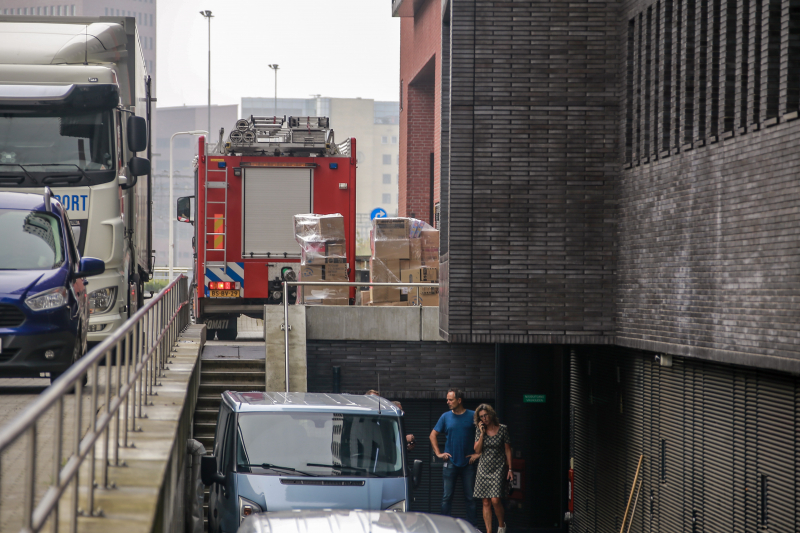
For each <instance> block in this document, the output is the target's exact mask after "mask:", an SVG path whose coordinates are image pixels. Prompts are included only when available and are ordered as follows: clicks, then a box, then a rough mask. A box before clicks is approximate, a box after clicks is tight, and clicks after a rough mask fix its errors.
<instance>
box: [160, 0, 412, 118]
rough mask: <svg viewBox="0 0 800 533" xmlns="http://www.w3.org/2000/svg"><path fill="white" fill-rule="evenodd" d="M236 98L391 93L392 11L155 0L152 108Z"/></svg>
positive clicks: (335, 4)
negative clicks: (208, 15) (210, 14)
mask: <svg viewBox="0 0 800 533" xmlns="http://www.w3.org/2000/svg"><path fill="white" fill-rule="evenodd" d="M201 9H203V10H205V9H209V10H211V11H212V12H213V15H214V18H212V19H211V103H212V105H213V104H239V103H240V101H241V98H242V97H248V96H254V97H259V96H260V97H270V98H271V97H273V96H274V94H275V93H274V86H275V85H274V74H273V71H272V69H270V68H269V67H268V66H267V65H269V64H271V63H277V64H278V65H279V66H280V69H279V70H278V97H279V98H284V97H285V98H307V97H308V96H309V95H312V94H321V95H322V96H329V97H337V98H356V97H361V98H372V99H375V100H392V101H396V100H397V99H398V93H399V75H400V74H399V71H400V19H398V18H392V15H391V2H390V0H236V1H222V0H159V1H158V47H157V56H156V61H157V76H158V79H157V91H158V93H157V95H156V96H157V97H158V106H159V107H169V106H180V105H184V104H185V105H205V104H206V102H207V99H208V92H207V91H208V85H207V84H208V22H207V21H206V19H205V18H204V17H203V16H201V15H200V13H199V11H200V10H201Z"/></svg>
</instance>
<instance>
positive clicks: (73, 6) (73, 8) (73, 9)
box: [72, 4, 75, 17]
mask: <svg viewBox="0 0 800 533" xmlns="http://www.w3.org/2000/svg"><path fill="white" fill-rule="evenodd" d="M72 16H73V17H74V16H75V4H73V5H72Z"/></svg>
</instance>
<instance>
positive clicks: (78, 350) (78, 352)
mask: <svg viewBox="0 0 800 533" xmlns="http://www.w3.org/2000/svg"><path fill="white" fill-rule="evenodd" d="M85 354H86V337H85V336H83V335H81V334H80V332H78V338H77V339H75V346H74V347H73V348H72V363H70V367H72V365H74V364H75V363H77V362H78V359H80V358H81V357H83V356H84V355H85ZM63 373H64V372H51V373H50V384H51V385H52V384H53V382H54V381H55V380H57V379H58V378H59V377H61V375H62V374H63ZM88 382H89V374H88V373H87V374H84V375H83V379H82V381H81V385H82V386H84V387H85V386H86V384H87V383H88ZM74 392H75V389H72V390H71V391H70V393H73V394H74Z"/></svg>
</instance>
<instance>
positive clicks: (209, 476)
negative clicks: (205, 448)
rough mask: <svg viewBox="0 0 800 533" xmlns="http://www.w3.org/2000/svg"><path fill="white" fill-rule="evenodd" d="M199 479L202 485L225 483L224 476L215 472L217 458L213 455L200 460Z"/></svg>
mask: <svg viewBox="0 0 800 533" xmlns="http://www.w3.org/2000/svg"><path fill="white" fill-rule="evenodd" d="M200 479H201V480H202V481H203V485H212V484H214V483H225V476H223V475H222V474H220V473H219V471H217V458H216V457H214V456H213V455H204V456H203V457H201V458H200Z"/></svg>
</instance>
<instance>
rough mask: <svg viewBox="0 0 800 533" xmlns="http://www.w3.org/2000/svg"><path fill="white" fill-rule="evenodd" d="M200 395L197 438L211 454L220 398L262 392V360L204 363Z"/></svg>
mask: <svg viewBox="0 0 800 533" xmlns="http://www.w3.org/2000/svg"><path fill="white" fill-rule="evenodd" d="M201 364H202V372H201V374H200V395H199V397H198V398H197V407H196V408H195V411H194V438H195V439H197V440H198V441H200V442H201V443H202V444H203V446H205V447H206V452H207V453H211V452H212V450H213V447H214V430H215V428H216V425H217V415H218V414H219V403H220V395H221V394H222V393H223V392H224V391H226V390H233V391H240V392H249V391H263V390H264V383H265V380H266V375H265V369H264V360H263V359H203V360H202V363H201Z"/></svg>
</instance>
